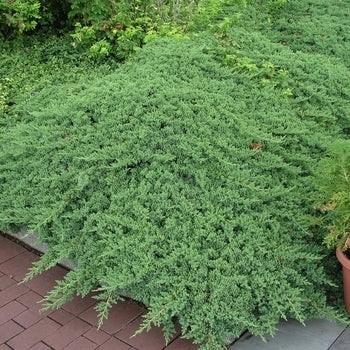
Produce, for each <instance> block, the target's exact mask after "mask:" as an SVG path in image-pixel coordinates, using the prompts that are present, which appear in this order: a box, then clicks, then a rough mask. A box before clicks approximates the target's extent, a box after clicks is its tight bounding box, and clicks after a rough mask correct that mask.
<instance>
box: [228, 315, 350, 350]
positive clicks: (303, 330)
mask: <svg viewBox="0 0 350 350" xmlns="http://www.w3.org/2000/svg"><path fill="white" fill-rule="evenodd" d="M277 329H278V330H277V332H276V334H275V336H274V337H271V336H267V337H266V342H264V341H263V340H262V339H261V338H260V337H255V336H251V335H249V334H245V335H244V336H243V337H241V338H240V339H239V340H238V341H237V342H236V343H234V344H233V345H231V347H230V350H258V349H259V350H281V349H283V350H306V349H307V350H328V349H329V348H330V346H332V344H333V343H335V341H336V340H337V338H338V337H339V336H340V335H341V334H342V332H343V331H344V329H345V326H342V325H340V324H338V323H335V322H329V321H326V320H318V319H317V320H316V319H315V320H310V321H308V322H306V326H303V325H302V324H300V323H299V322H297V321H295V320H289V321H281V322H280V323H279V324H278V326H277ZM344 349H347V350H349V349H350V347H346V348H339V349H338V348H335V349H332V350H344Z"/></svg>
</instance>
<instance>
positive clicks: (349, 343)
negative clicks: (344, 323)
mask: <svg viewBox="0 0 350 350" xmlns="http://www.w3.org/2000/svg"><path fill="white" fill-rule="evenodd" d="M349 349H350V327H348V328H346V329H345V331H344V332H343V333H342V334H340V336H339V338H338V339H337V340H336V341H335V343H334V344H333V345H332V346H331V347H330V348H329V350H349Z"/></svg>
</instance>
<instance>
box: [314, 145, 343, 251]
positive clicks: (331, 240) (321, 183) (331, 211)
mask: <svg viewBox="0 0 350 350" xmlns="http://www.w3.org/2000/svg"><path fill="white" fill-rule="evenodd" d="M314 177H315V183H316V186H317V188H318V189H319V198H318V205H317V207H318V209H319V210H320V211H321V212H322V213H324V214H325V215H323V217H322V221H321V224H322V225H321V227H323V229H324V228H326V229H327V232H328V234H326V236H325V243H326V244H327V246H328V247H333V248H334V247H335V248H343V249H344V250H346V249H349V248H350V247H349V241H348V238H349V236H350V141H349V140H338V141H336V142H333V143H332V144H331V145H330V146H329V151H328V155H327V156H326V157H324V158H322V159H321V161H320V162H319V164H318V167H317V169H316V171H315V176H314Z"/></svg>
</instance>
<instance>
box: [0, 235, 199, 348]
mask: <svg viewBox="0 0 350 350" xmlns="http://www.w3.org/2000/svg"><path fill="white" fill-rule="evenodd" d="M36 260H38V256H37V255H35V254H33V253H32V252H30V251H28V250H26V249H25V248H23V247H22V246H20V245H18V244H16V243H14V242H13V241H10V240H9V239H7V238H5V237H2V236H0V350H10V349H14V350H26V349H31V350H47V349H54V350H60V349H66V350H90V349H99V350H163V349H166V350H196V349H198V346H196V345H193V344H192V342H191V341H189V340H184V339H181V338H180V336H179V334H177V335H176V336H175V337H174V339H173V340H172V341H171V342H170V344H168V346H166V345H165V341H164V338H163V335H162V332H161V329H160V328H157V327H155V328H152V329H151V330H150V331H149V332H143V333H141V334H140V335H137V336H135V337H132V338H130V337H131V336H132V335H133V334H134V333H135V331H136V330H137V329H138V326H139V324H140V322H141V321H142V315H143V314H144V313H145V311H146V310H145V309H144V308H143V307H141V306H140V305H138V304H137V303H135V302H132V301H124V302H119V303H118V304H117V305H115V306H114V307H113V308H112V310H111V312H110V314H109V318H108V319H107V320H106V321H105V322H104V324H103V326H102V327H101V329H100V330H97V328H96V325H97V316H96V312H95V310H94V305H95V303H96V301H95V300H94V299H92V298H91V296H88V297H85V298H80V297H76V298H74V299H73V300H72V301H71V302H69V303H67V304H65V305H64V306H63V307H62V308H60V309H58V310H50V311H45V312H40V304H38V302H39V301H40V300H41V299H42V297H43V296H45V295H46V293H47V292H48V291H49V290H50V289H51V288H52V287H53V286H54V285H55V280H58V279H61V278H62V277H63V276H64V275H65V273H66V270H65V269H63V268H61V267H59V266H57V267H54V268H52V269H50V270H48V271H46V272H44V273H43V274H42V275H40V276H37V277H35V278H34V279H33V280H31V281H29V282H28V283H25V284H18V282H20V281H21V280H22V278H23V277H24V275H25V274H26V271H27V269H28V268H29V267H30V266H31V264H32V262H33V261H36Z"/></svg>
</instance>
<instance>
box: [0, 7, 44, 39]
mask: <svg viewBox="0 0 350 350" xmlns="http://www.w3.org/2000/svg"><path fill="white" fill-rule="evenodd" d="M39 9H40V2H39V1H37V0H26V1H21V0H15V1H7V0H0V39H2V38H3V37H5V36H7V35H8V34H9V33H11V32H12V31H15V32H18V33H20V34H21V33H23V32H25V31H28V30H32V29H34V28H35V27H36V25H37V20H38V19H39V18H40V10H39Z"/></svg>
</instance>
